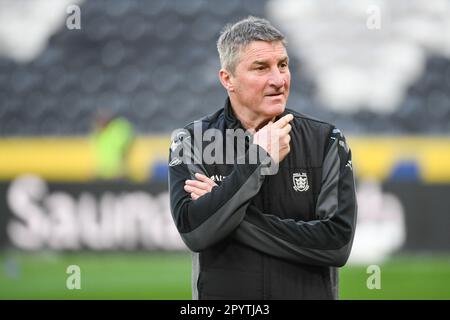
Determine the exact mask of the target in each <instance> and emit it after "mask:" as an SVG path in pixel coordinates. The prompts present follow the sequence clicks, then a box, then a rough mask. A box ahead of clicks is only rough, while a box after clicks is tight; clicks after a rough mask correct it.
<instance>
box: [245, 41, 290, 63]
mask: <svg viewBox="0 0 450 320" xmlns="http://www.w3.org/2000/svg"><path fill="white" fill-rule="evenodd" d="M287 56H288V55H287V51H286V48H285V46H284V44H283V43H282V42H281V41H272V42H268V41H252V42H250V43H249V44H248V45H247V46H245V47H244V48H242V50H241V61H242V62H243V61H246V62H250V63H253V62H254V61H264V60H268V59H284V58H287Z"/></svg>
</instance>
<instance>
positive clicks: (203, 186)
mask: <svg viewBox="0 0 450 320" xmlns="http://www.w3.org/2000/svg"><path fill="white" fill-rule="evenodd" d="M185 183H186V184H187V185H188V186H192V187H196V188H199V189H205V190H210V189H211V185H210V184H208V183H206V182H202V181H197V180H186V182H185Z"/></svg>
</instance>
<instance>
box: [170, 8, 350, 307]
mask: <svg viewBox="0 0 450 320" xmlns="http://www.w3.org/2000/svg"><path fill="white" fill-rule="evenodd" d="M217 47H218V51H219V55H220V60H221V64H222V68H221V70H220V72H219V78H220V81H221V83H222V85H223V86H224V87H225V89H226V90H227V92H228V99H227V101H226V103H225V107H224V108H222V109H220V110H219V111H217V112H216V113H214V114H211V115H209V116H206V117H205V118H203V119H201V120H199V121H197V122H194V123H191V124H189V125H187V126H186V127H185V130H184V131H183V132H182V133H181V134H176V135H175V136H174V137H173V141H172V145H171V153H170V159H169V161H170V162H169V167H170V168H169V188H170V201H171V210H172V215H173V218H174V221H175V224H176V226H177V228H178V231H179V232H180V235H181V237H182V239H183V240H184V242H185V243H186V245H187V246H188V247H189V248H190V249H191V250H192V251H193V252H194V253H193V298H194V299H336V298H337V294H338V279H337V267H341V266H343V265H344V264H345V263H346V261H347V258H348V256H349V253H350V249H351V246H352V241H353V236H354V231H355V224H356V197H355V186H354V179H353V172H352V164H351V152H350V150H349V148H348V147H347V144H346V142H345V138H344V136H343V135H342V133H341V132H340V131H339V130H338V129H336V128H335V127H334V126H333V125H330V124H328V123H325V122H322V121H319V120H315V119H312V118H309V117H307V116H304V115H302V114H299V113H297V112H294V111H292V110H288V109H286V108H285V106H286V102H287V98H288V95H289V89H290V73H289V67H288V63H289V58H288V55H287V52H286V47H285V40H284V36H283V35H282V33H281V32H280V31H278V30H277V29H275V28H274V27H273V26H272V25H271V24H270V23H269V22H268V21H267V20H264V19H259V18H255V17H248V18H246V19H244V20H241V21H239V22H237V23H235V24H234V25H228V26H226V27H225V28H224V30H223V32H222V34H221V36H220V38H219V40H218V43H217ZM196 126H197V128H200V129H201V130H200V131H199V130H196V128H195V127H196ZM209 129H215V130H216V131H218V132H220V133H222V134H223V137H224V138H223V139H222V140H221V139H218V138H217V137H216V139H217V141H216V142H215V143H216V145H215V147H219V148H220V147H222V148H223V150H222V151H223V152H224V153H225V158H226V159H230V158H231V159H233V161H231V162H225V163H222V162H220V163H219V162H217V163H211V162H208V161H201V160H200V161H198V157H197V161H194V163H192V162H190V163H189V161H185V160H186V159H187V158H188V157H187V155H188V154H189V155H191V154H193V153H195V152H196V151H198V150H196V149H198V146H200V148H202V149H205V147H206V148H208V145H209V144H210V143H211V139H204V137H200V135H199V133H198V132H205V131H206V130H209ZM230 129H234V130H246V131H247V132H250V133H251V139H250V140H251V141H247V140H245V142H244V147H245V148H244V149H245V152H246V153H245V155H244V157H242V155H239V152H237V151H236V150H237V149H239V147H240V146H239V145H237V146H236V145H234V143H233V142H234V138H232V139H229V136H230ZM195 141H197V142H198V141H200V143H199V144H198V143H197V144H196V143H193V142H195ZM230 143H232V144H231V146H232V147H231V148H230ZM238 144H239V143H238ZM254 152H257V154H258V157H256V159H257V160H256V161H253V162H252V161H244V162H242V161H240V160H242V159H249V158H251V154H252V153H254ZM230 153H232V155H231V157H230ZM200 154H202V153H200ZM268 159H270V161H271V162H272V163H276V164H277V170H276V172H273V171H272V172H271V173H272V174H271V175H265V174H264V173H263V172H264V170H263V169H264V168H265V167H267V163H268V162H267V160H268Z"/></svg>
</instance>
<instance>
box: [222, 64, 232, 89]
mask: <svg viewBox="0 0 450 320" xmlns="http://www.w3.org/2000/svg"><path fill="white" fill-rule="evenodd" d="M232 77H233V76H232V75H231V73H230V72H229V71H227V70H225V69H220V71H219V78H220V82H221V83H222V85H223V86H224V88H225V89H226V90H227V91H228V92H233V91H234V86H233V81H232Z"/></svg>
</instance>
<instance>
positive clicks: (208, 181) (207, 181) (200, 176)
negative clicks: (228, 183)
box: [195, 173, 217, 186]
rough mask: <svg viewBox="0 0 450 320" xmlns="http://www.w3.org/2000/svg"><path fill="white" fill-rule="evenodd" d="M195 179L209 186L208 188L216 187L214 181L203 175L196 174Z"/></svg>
mask: <svg viewBox="0 0 450 320" xmlns="http://www.w3.org/2000/svg"><path fill="white" fill-rule="evenodd" d="M195 177H196V178H197V179H198V180H200V181H202V182H204V183H207V184H208V185H210V186H216V185H217V184H216V183H215V182H214V181H212V180H211V179H210V178H208V177H207V176H205V175H204V174H201V173H196V174H195Z"/></svg>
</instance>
